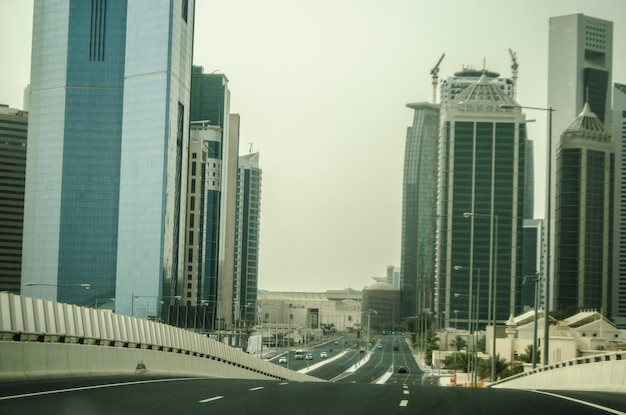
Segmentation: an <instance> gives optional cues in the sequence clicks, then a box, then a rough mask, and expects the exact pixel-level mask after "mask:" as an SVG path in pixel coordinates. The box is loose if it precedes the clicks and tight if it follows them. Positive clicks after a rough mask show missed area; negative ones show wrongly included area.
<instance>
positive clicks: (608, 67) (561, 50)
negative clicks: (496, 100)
mask: <svg viewBox="0 0 626 415" xmlns="http://www.w3.org/2000/svg"><path fill="white" fill-rule="evenodd" d="M612 68H613V23H612V22H610V21H607V20H602V19H597V18H594V17H590V16H586V15H584V14H571V15H566V16H557V17H551V18H550V27H549V43H548V105H547V106H548V108H552V109H554V111H553V112H552V113H551V118H552V132H551V134H552V146H551V149H550V158H551V161H550V166H551V170H552V171H551V172H547V174H548V175H549V177H550V178H551V180H550V183H551V186H550V188H549V189H548V188H546V192H547V197H549V198H550V204H549V205H550V208H551V212H549V216H548V212H546V217H547V218H548V217H549V218H550V220H551V222H552V223H550V224H546V229H549V230H550V231H549V235H546V238H549V239H548V242H549V247H550V249H549V251H550V252H547V253H546V260H547V261H550V267H549V270H554V269H555V268H554V267H555V263H554V261H555V251H554V248H555V239H554V238H555V236H554V235H555V234H554V229H555V226H554V219H555V214H556V194H557V193H556V180H555V177H556V155H557V151H558V149H559V146H560V142H559V141H560V137H561V134H562V133H563V132H564V131H565V130H566V129H567V128H568V127H569V125H570V124H571V123H572V120H574V119H576V117H577V116H578V115H579V114H580V113H581V111H582V109H583V105H584V104H585V102H588V103H589V106H590V109H591V111H592V112H593V113H595V114H596V115H597V116H598V118H599V119H600V121H602V122H603V123H604V124H605V125H611V110H610V109H611V88H612ZM551 273H552V272H551ZM549 277H550V281H551V286H552V287H551V290H550V292H551V293H554V287H553V285H554V284H553V282H554V278H552V275H551V276H549ZM550 297H551V298H550V299H549V308H550V309H554V308H555V307H556V305H555V304H554V296H553V295H550Z"/></svg>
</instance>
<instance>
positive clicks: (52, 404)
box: [0, 378, 626, 415]
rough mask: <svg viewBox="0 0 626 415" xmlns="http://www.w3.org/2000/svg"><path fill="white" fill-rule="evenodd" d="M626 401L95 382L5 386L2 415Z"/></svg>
mask: <svg viewBox="0 0 626 415" xmlns="http://www.w3.org/2000/svg"><path fill="white" fill-rule="evenodd" d="M608 395H611V394H608ZM623 398H624V396H623V395H611V396H608V397H605V403H608V404H610V405H613V406H612V407H613V408H616V409H617V411H613V412H609V411H606V410H603V409H600V408H598V407H592V406H588V405H586V404H583V403H580V402H573V401H570V400H566V399H563V398H562V397H559V396H556V395H553V394H550V395H547V394H543V393H538V392H531V391H516V390H506V389H471V388H460V387H457V388H452V387H434V386H422V385H408V384H400V383H397V384H396V383H393V384H385V385H376V384H371V383H332V382H319V383H318V382H278V381H271V380H268V381H258V380H227V379H197V378H182V379H153V380H149V379H145V380H138V379H136V378H134V379H128V378H126V379H124V378H121V379H113V378H110V379H93V378H91V379H72V380H58V379H57V380H46V381H29V382H13V383H9V384H0V414H3V415H14V414H15V415H17V414H19V415H23V414H40V415H47V414H64V415H65V414H69V415H74V414H81V415H96V414H107V415H110V414H116V415H126V414H135V415H136V414H168V415H171V414H177V415H178V414H188V415H194V414H204V415H205V414H272V415H280V414H290V415H294V414H333V415H334V414H396V413H397V414H409V413H410V414H448V415H449V414H459V415H463V414H472V415H476V414H483V415H490V414H502V413H506V414H507V415H515V414H520V415H522V414H523V415H529V414H551V415H558V414H567V415H581V414H607V413H613V414H626V412H624V411H626V399H623ZM578 399H586V398H585V396H584V395H581V396H578ZM620 411H621V412H620Z"/></svg>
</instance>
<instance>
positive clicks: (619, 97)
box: [609, 83, 626, 328]
mask: <svg viewBox="0 0 626 415" xmlns="http://www.w3.org/2000/svg"><path fill="white" fill-rule="evenodd" d="M613 143H614V144H615V151H616V160H615V164H616V172H617V174H616V176H615V182H616V186H615V224H616V228H615V229H616V231H615V247H616V249H615V257H614V259H615V264H614V268H613V269H614V275H615V278H614V282H613V292H612V294H613V298H612V302H613V305H612V310H613V315H611V316H609V317H610V318H611V319H612V320H613V322H614V323H615V324H616V325H617V326H618V327H620V328H626V254H624V253H626V85H624V84H617V83H616V84H615V86H614V88H613Z"/></svg>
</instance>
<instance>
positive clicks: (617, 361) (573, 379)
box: [491, 352, 626, 393]
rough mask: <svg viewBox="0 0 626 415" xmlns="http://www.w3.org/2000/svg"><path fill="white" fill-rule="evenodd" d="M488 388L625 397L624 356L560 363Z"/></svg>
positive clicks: (622, 354)
mask: <svg viewBox="0 0 626 415" xmlns="http://www.w3.org/2000/svg"><path fill="white" fill-rule="evenodd" d="M491 387H492V388H509V389H546V390H585V391H604V392H616V393H626V352H617V353H607V354H605V355H597V356H593V357H584V358H580V359H574V360H570V361H566V362H561V363H558V364H554V365H550V366H548V367H547V368H538V369H536V370H535V371H532V372H528V373H521V374H519V375H516V376H513V377H511V378H507V379H504V380H501V381H499V382H496V383H494V384H492V385H491Z"/></svg>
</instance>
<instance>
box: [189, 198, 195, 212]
mask: <svg viewBox="0 0 626 415" xmlns="http://www.w3.org/2000/svg"><path fill="white" fill-rule="evenodd" d="M189 210H196V197H195V196H191V197H190V198H189Z"/></svg>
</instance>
